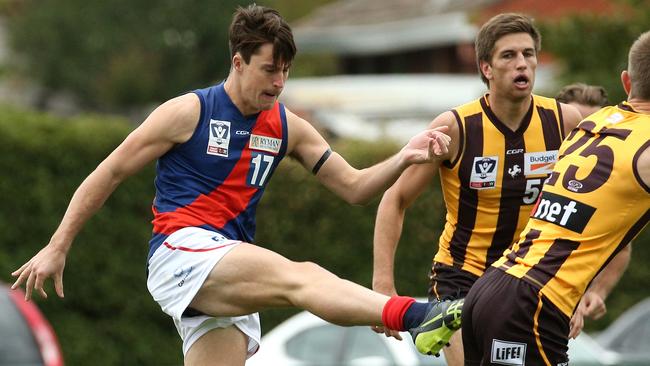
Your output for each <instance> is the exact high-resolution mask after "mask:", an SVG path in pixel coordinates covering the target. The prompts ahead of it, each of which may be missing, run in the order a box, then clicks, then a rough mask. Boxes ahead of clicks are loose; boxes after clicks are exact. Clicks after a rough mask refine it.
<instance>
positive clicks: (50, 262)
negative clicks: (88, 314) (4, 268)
mask: <svg viewBox="0 0 650 366" xmlns="http://www.w3.org/2000/svg"><path fill="white" fill-rule="evenodd" d="M65 258H66V253H65V252H63V251H61V250H58V249H54V247H53V246H51V245H47V246H46V247H45V248H43V249H41V250H40V251H39V252H38V253H37V254H36V255H35V256H34V257H32V259H30V260H29V261H28V262H27V263H25V264H23V265H22V267H20V268H19V269H18V270H16V271H14V272H12V273H11V275H12V276H14V277H18V278H17V279H16V282H14V284H13V285H12V286H11V289H12V290H14V289H16V288H18V287H19V286H21V285H22V284H23V283H25V300H26V301H29V300H30V299H31V298H32V291H33V290H36V292H38V293H39V294H40V295H41V296H42V297H43V298H47V293H45V290H44V289H43V284H44V283H45V280H46V279H47V278H49V277H51V278H52V279H53V280H54V289H55V291H56V294H57V295H59V297H63V268H64V267H65Z"/></svg>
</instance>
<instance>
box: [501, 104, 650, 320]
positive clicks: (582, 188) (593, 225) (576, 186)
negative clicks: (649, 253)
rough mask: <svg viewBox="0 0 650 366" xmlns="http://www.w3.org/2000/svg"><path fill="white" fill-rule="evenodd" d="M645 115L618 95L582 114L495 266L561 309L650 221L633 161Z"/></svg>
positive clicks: (648, 121)
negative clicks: (616, 102)
mask: <svg viewBox="0 0 650 366" xmlns="http://www.w3.org/2000/svg"><path fill="white" fill-rule="evenodd" d="M649 138H650V116H648V115H647V114H640V113H636V112H635V111H634V110H633V109H632V107H631V106H630V105H629V104H627V103H623V104H621V105H619V106H618V107H607V108H603V109H601V110H600V111H599V112H596V113H595V114H593V115H591V116H589V117H588V118H587V119H585V120H584V121H582V122H581V123H580V125H579V126H578V128H576V129H575V130H574V131H573V132H572V133H571V134H570V135H569V136H568V137H567V139H566V141H565V142H564V143H563V144H562V147H561V148H560V158H559V161H558V162H557V164H556V166H555V168H554V171H553V173H552V174H551V176H550V177H549V179H548V181H547V182H546V184H545V185H544V190H543V192H542V194H541V196H540V199H539V201H538V203H537V206H536V207H535V209H533V212H532V214H531V218H530V220H529V221H528V225H527V226H526V228H525V229H524V230H523V232H522V234H521V237H520V238H519V242H518V243H517V244H515V245H514V246H513V247H512V248H511V249H510V250H509V251H507V252H506V253H505V255H504V257H502V258H501V259H500V260H499V261H497V262H495V263H494V266H495V267H499V268H500V269H502V270H505V271H506V273H508V274H511V275H513V276H515V277H518V278H521V279H523V280H525V281H527V282H529V283H531V284H532V285H534V286H536V287H537V288H539V289H540V292H541V293H542V294H543V295H545V296H546V297H547V298H548V299H549V300H551V301H552V302H553V303H554V304H555V305H556V306H557V307H558V308H559V309H560V310H561V311H562V312H563V313H565V314H566V315H567V316H569V317H570V316H571V314H573V310H574V308H575V306H576V305H577V304H578V301H579V300H580V297H581V296H582V294H583V293H584V291H585V289H586V288H587V286H588V285H589V283H590V282H591V280H592V279H593V278H594V276H595V275H596V274H597V273H598V272H599V271H600V270H601V269H602V268H603V267H604V266H605V265H606V264H607V263H608V262H609V260H611V258H613V257H614V256H615V255H616V254H617V253H618V252H619V251H620V250H621V249H622V248H623V247H624V246H625V245H627V244H628V243H629V242H630V240H632V239H633V238H634V237H635V236H636V235H637V234H638V233H639V232H640V231H641V230H642V229H643V227H645V225H646V224H647V222H648V219H649V217H650V216H649V213H648V212H649V211H648V210H649V209H650V188H649V187H648V186H647V185H646V184H645V183H644V182H643V181H642V180H641V179H640V177H639V172H638V171H637V168H636V167H637V161H638V159H639V156H640V155H641V153H642V152H643V151H645V150H646V149H647V148H648V146H649V145H650V140H649Z"/></svg>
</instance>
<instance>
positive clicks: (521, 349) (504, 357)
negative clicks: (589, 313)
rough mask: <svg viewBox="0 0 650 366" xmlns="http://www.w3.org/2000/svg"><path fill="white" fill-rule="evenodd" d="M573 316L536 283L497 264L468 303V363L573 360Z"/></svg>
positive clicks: (465, 317)
mask: <svg viewBox="0 0 650 366" xmlns="http://www.w3.org/2000/svg"><path fill="white" fill-rule="evenodd" d="M568 335H569V318H568V317H567V316H566V315H564V314H563V313H562V312H561V311H560V310H558V309H557V307H555V306H554V305H553V304H552V303H551V302H550V301H549V300H548V299H546V298H545V297H544V296H543V295H541V294H540V293H539V291H538V290H537V289H536V288H535V287H533V285H531V284H529V283H528V282H525V281H523V280H521V279H518V278H516V277H514V276H511V275H509V274H507V273H505V272H503V271H502V270H499V269H496V268H490V269H488V270H487V271H486V272H485V274H484V275H483V276H482V277H481V278H480V279H479V280H478V281H476V284H475V285H474V286H473V287H472V289H471V291H470V292H469V294H468V295H467V297H466V298H465V305H464V306H463V347H464V349H465V365H466V366H467V365H493V364H494V365H504V364H505V365H514V366H517V365H526V366H534V365H552V366H560V365H567V364H568V362H569V359H568V357H567V349H568V348H567V344H568V342H569V338H568Z"/></svg>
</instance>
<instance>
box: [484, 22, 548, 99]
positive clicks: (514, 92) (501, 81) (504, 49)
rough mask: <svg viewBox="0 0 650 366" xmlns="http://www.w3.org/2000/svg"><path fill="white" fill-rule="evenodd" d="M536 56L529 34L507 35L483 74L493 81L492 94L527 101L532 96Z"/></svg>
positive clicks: (495, 49) (495, 46)
mask: <svg viewBox="0 0 650 366" xmlns="http://www.w3.org/2000/svg"><path fill="white" fill-rule="evenodd" d="M536 68H537V53H536V52H535V42H534V41H533V38H532V37H531V36H530V34H528V33H513V34H508V35H505V36H503V37H501V38H499V40H498V41H497V42H496V43H495V44H494V52H493V54H492V62H491V63H490V64H487V63H484V64H483V65H482V70H483V72H484V75H485V77H486V78H487V79H488V80H489V81H490V92H491V93H493V94H496V95H504V96H507V97H510V98H513V99H524V98H528V97H529V96H530V94H531V93H532V92H533V84H534V83H535V69H536Z"/></svg>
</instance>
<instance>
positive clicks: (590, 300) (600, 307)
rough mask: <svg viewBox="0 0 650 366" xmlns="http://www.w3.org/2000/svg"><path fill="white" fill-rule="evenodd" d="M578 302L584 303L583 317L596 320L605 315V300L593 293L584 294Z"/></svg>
mask: <svg viewBox="0 0 650 366" xmlns="http://www.w3.org/2000/svg"><path fill="white" fill-rule="evenodd" d="M580 302H584V304H585V309H584V315H585V316H586V317H587V318H589V319H593V320H598V319H600V318H602V317H603V315H605V314H606V313H607V306H606V305H605V299H603V297H602V296H601V295H599V294H598V293H596V292H594V291H587V292H585V294H584V295H583V296H582V299H580Z"/></svg>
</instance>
